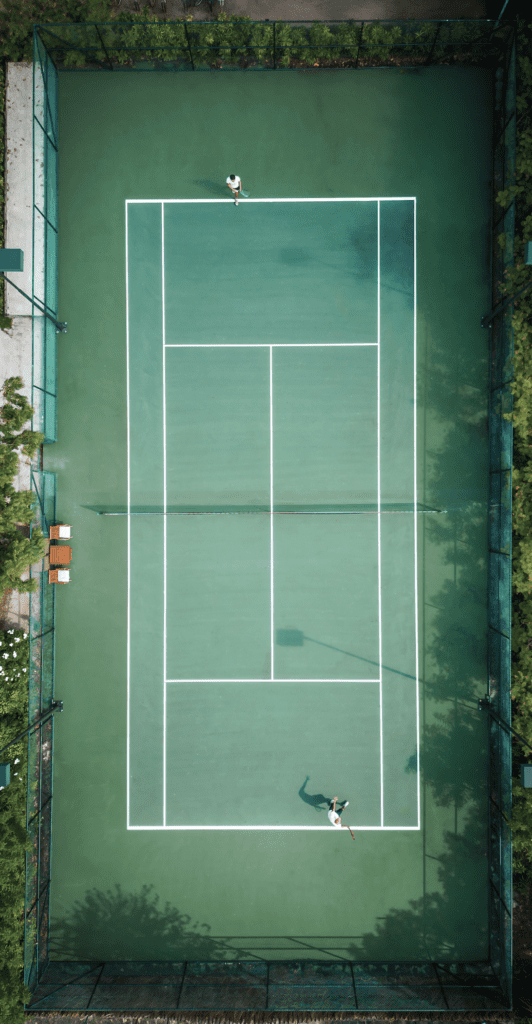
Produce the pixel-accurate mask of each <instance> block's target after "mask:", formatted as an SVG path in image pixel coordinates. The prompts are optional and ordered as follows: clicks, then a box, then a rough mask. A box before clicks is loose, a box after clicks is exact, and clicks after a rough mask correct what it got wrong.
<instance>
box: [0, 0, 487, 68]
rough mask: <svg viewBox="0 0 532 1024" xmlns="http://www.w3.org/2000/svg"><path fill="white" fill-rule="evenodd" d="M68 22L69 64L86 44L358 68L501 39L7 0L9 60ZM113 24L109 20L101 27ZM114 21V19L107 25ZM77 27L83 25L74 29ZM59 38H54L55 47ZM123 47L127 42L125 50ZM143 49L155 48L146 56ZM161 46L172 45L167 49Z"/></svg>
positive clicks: (473, 30) (137, 53) (109, 55)
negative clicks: (93, 25) (36, 33)
mask: <svg viewBox="0 0 532 1024" xmlns="http://www.w3.org/2000/svg"><path fill="white" fill-rule="evenodd" d="M35 22H37V23H40V24H46V23H47V22H49V23H55V24H59V23H61V22H66V23H68V22H70V23H71V24H70V26H69V27H68V28H66V27H65V28H61V30H60V35H61V37H62V39H63V40H65V42H66V43H67V44H68V47H69V48H68V49H66V50H65V52H64V53H63V54H62V55H60V54H59V51H53V52H54V54H55V59H56V61H59V62H60V63H61V64H62V66H63V67H65V68H81V67H85V66H87V63H88V60H87V53H88V50H87V47H90V48H92V49H91V56H92V57H93V58H94V59H95V60H97V61H99V62H101V63H102V64H104V65H105V64H107V65H108V62H109V61H111V63H112V64H113V65H115V66H118V67H119V66H124V65H125V66H129V67H131V66H133V65H137V64H138V63H139V62H140V63H144V64H146V63H153V62H155V63H157V62H160V61H168V60H170V61H172V62H173V63H174V65H175V66H176V67H179V66H190V59H191V56H192V58H193V60H194V64H195V66H197V67H202V66H204V67H213V66H224V67H232V66H235V65H242V64H244V65H245V66H249V65H265V66H271V64H272V63H273V60H274V38H275V60H276V64H277V66H278V67H298V66H307V67H308V66H312V65H315V64H319V65H320V66H323V65H329V66H338V65H343V66H350V65H352V64H354V63H355V62H356V61H358V63H359V65H360V66H362V67H363V66H366V65H368V64H371V65H374V64H377V65H380V64H386V63H388V62H391V63H392V64H394V63H402V62H404V60H406V62H407V63H409V64H417V63H423V62H424V61H426V59H427V58H428V57H429V55H430V58H431V60H432V61H433V62H440V61H444V62H447V63H448V62H450V61H451V59H456V56H458V55H460V54H461V53H463V54H465V55H466V56H467V59H468V60H474V59H476V58H478V59H482V60H485V59H486V57H487V56H488V54H489V53H492V54H493V57H494V59H495V60H496V59H497V55H498V44H497V41H492V42H491V43H488V42H487V39H486V33H485V30H484V29H482V28H480V29H479V27H478V24H475V22H474V21H473V22H469V21H466V20H458V21H454V22H448V23H442V24H440V27H439V29H438V36H437V40H436V42H435V32H436V25H435V24H434V23H430V22H405V23H404V24H402V25H397V24H386V23H380V22H374V23H371V22H369V23H368V22H366V23H360V24H359V23H357V22H354V21H350V22H341V23H339V24H330V25H328V24H325V23H324V22H320V21H315V22H313V23H312V24H308V25H296V24H291V23H286V22H281V21H279V22H275V23H273V22H271V23H266V22H260V23H257V22H253V21H252V20H251V19H250V18H247V17H242V16H239V15H229V16H228V15H227V14H226V13H225V12H224V11H222V12H221V13H220V14H219V15H218V16H217V17H216V18H214V19H213V20H212V21H208V22H198V21H193V20H192V16H191V15H188V16H186V17H183V18H180V19H177V20H176V21H166V19H164V18H161V17H157V16H156V15H155V14H152V13H151V11H150V9H149V7H148V6H145V7H144V9H143V11H142V12H140V13H136V12H132V11H119V12H118V13H114V15H113V13H112V11H111V8H110V4H109V3H108V2H107V0H26V2H24V0H4V11H3V12H2V11H0V39H3V40H4V51H3V53H4V59H8V60H32V58H33V49H32V28H33V24H34V23H35ZM83 22H100V24H99V32H98V33H97V32H96V31H95V29H90V30H86V29H85V28H82V27H81V23H83ZM105 22H108V24H102V23H105ZM109 22H110V23H109ZM72 23H75V25H80V27H79V28H76V27H75V25H74V27H73V26H72ZM45 38H46V36H45ZM55 42H56V40H54V39H52V38H50V40H49V43H50V46H51V47H52V48H53V47H54V45H55ZM118 44H120V45H121V46H124V47H130V48H131V49H130V50H129V51H128V52H125V51H124V50H121V49H119V48H117V46H118ZM146 47H153V50H152V52H151V54H149V56H147V55H146ZM163 47H170V48H171V50H170V51H168V50H165V49H163Z"/></svg>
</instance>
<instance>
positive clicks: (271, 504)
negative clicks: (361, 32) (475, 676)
mask: <svg viewBox="0 0 532 1024" xmlns="http://www.w3.org/2000/svg"><path fill="white" fill-rule="evenodd" d="M414 211H415V202H414V200H412V199H405V200H401V199H400V200H394V201H389V202H383V201H380V200H367V201H364V202H356V201H342V200H332V201H328V202H327V201H326V202H315V201H314V202H313V201H302V200H297V199H295V200H292V201H284V202H280V201H278V202H276V201H275V200H273V201H261V200H256V201H254V200H253V199H250V200H248V201H247V203H246V205H244V203H242V208H240V209H238V210H237V209H236V208H235V207H234V205H233V204H232V203H231V202H227V200H219V201H216V200H210V201H207V202H201V201H199V202H186V201H184V202H181V201H176V202H174V203H159V202H154V203H145V202H138V203H135V202H132V203H128V205H127V214H126V217H127V242H126V249H127V289H128V355H129V417H128V422H129V495H128V497H129V509H130V510H131V509H132V510H133V515H132V516H131V518H130V520H129V536H128V547H129V629H128V633H129V637H130V646H129V766H130V768H129V812H130V818H129V822H130V826H132V827H148V828H150V827H173V828H183V827H185V828H195V827H198V826H199V827H203V828H209V827H212V826H215V827H224V826H225V827H231V826H237V827H239V828H249V827H255V828H266V829H269V828H271V827H272V826H273V827H285V828H293V827H297V828H303V829H304V828H322V829H325V830H327V831H329V828H330V826H329V824H328V822H327V821H325V822H322V821H320V824H317V823H316V821H315V811H314V808H313V807H312V806H309V805H308V804H306V803H304V802H303V801H302V800H301V797H300V795H299V793H298V790H299V788H300V786H301V782H302V779H304V776H305V766H306V765H307V764H308V759H309V751H310V750H312V752H313V753H312V761H313V769H312V775H311V778H315V779H317V780H319V785H321V787H322V788H323V787H324V789H325V792H329V791H330V795H331V796H333V795H334V794H335V793H336V790H338V789H341V788H342V786H343V787H344V788H345V787H347V791H351V792H354V791H355V789H357V790H362V792H363V796H360V795H359V796H358V798H357V801H356V808H354V809H353V812H352V813H351V819H350V820H353V822H356V824H357V826H359V827H361V828H373V827H394V826H395V827H397V826H403V827H404V826H406V827H419V806H418V786H417V778H418V777H419V776H418V775H417V773H413V774H412V775H405V774H404V771H401V769H402V768H403V767H404V764H405V762H407V761H408V759H409V757H411V756H412V752H414V757H416V751H417V746H418V742H417V703H418V699H417V698H418V695H417V681H418V680H417V656H416V637H417V621H416V611H417V608H416V605H417V601H416V598H417V594H416V524H417V515H416V513H415V511H414V509H415V502H416V488H415V431H414V424H415V373H414V367H415V316H414V264H415V258H414V257H415V212H414ZM185 239H186V240H187V244H186V245H183V241H184V240H185ZM189 268H191V271H190V270H189ZM205 278H206V279H207V280H208V281H209V282H212V286H211V285H210V286H209V294H208V296H204V294H203V293H204V286H203V285H202V281H203V280H204V279H205ZM146 291H147V292H148V297H146ZM342 300H343V301H342ZM277 311H280V317H277V316H276V314H277ZM157 323H160V324H161V326H162V330H161V331H159V332H157V333H156V332H155V331H154V329H153V328H154V325H155V324H157ZM233 325H234V328H233ZM259 325H260V326H259ZM202 339H203V340H202ZM211 339H212V340H211ZM229 339H232V340H229ZM272 339H275V340H272ZM291 339H295V340H293V341H292V340H291ZM303 339H307V340H303ZM157 437H159V439H160V443H159V445H158V446H156V445H154V444H153V440H154V438H157ZM398 438H401V442H400V446H399V450H400V455H399V458H397V457H396V452H397V448H398V445H397V439H398ZM409 449H410V450H409ZM143 508H144V509H145V510H146V511H145V512H144V513H142V512H141V511H140V510H141V509H143ZM381 509H382V510H383V511H382V512H381ZM392 509H393V510H394V513H392ZM157 510H160V513H159V514H158V511H157ZM146 606H147V607H148V609H149V613H148V614H149V625H148V628H146ZM398 609H400V612H399V614H397V610H398ZM158 633H159V636H160V639H159V643H158V647H159V655H158V656H157V654H156V653H155V652H154V650H153V647H154V637H156V636H157V634H158ZM383 663H384V665H386V667H383ZM156 665H158V666H159V665H160V667H158V671H157V670H156ZM148 723H149V725H148ZM147 726H148V727H147ZM388 747H389V749H387V748H388ZM384 763H386V766H387V768H388V772H387V775H386V781H387V786H386V788H385V776H384V772H383V766H384ZM147 764H149V765H150V771H149V773H148V772H147V771H146V765H147ZM393 764H395V770H394V769H393V767H392V765H393ZM399 773H400V774H399ZM398 775H399V778H400V779H401V784H400V785H398V784H397V781H396V779H397V776H398ZM221 778H224V779H225V785H224V788H225V789H226V790H227V791H230V792H231V794H232V797H231V801H230V802H228V803H225V804H220V800H219V793H218V786H219V784H220V779H221ZM333 791H334V792H333ZM157 808H158V810H156V809H157Z"/></svg>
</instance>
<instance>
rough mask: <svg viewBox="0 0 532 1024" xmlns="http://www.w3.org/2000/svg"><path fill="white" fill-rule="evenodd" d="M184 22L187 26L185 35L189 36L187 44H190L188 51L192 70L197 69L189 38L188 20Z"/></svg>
mask: <svg viewBox="0 0 532 1024" xmlns="http://www.w3.org/2000/svg"><path fill="white" fill-rule="evenodd" d="M183 24H184V26H185V35H186V37H187V46H188V52H189V55H190V63H191V64H192V70H193V71H195V70H196V69H195V67H194V57H193V56H192V50H191V49H190V39H189V38H188V28H187V23H186V21H185V22H183Z"/></svg>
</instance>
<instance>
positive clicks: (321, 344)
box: [166, 341, 378, 348]
mask: <svg viewBox="0 0 532 1024" xmlns="http://www.w3.org/2000/svg"><path fill="white" fill-rule="evenodd" d="M377 344H378V343H377V342H376V341H309V342H306V341H294V342H292V341H288V342H287V343H286V344H284V343H283V342H278V341H277V342H276V341H274V342H271V343H270V344H268V342H263V341H260V342H258V344H256V345H255V344H254V343H253V342H252V341H250V342H247V341H243V342H242V343H241V344H239V343H238V342H236V343H235V342H232V341H231V342H225V341H219V342H212V341H208V342H205V343H203V342H201V341H200V342H191V344H190V345H187V344H186V343H185V344H181V343H179V344H177V343H176V344H174V343H173V342H168V344H167V346H166V348H327V347H328V348H377Z"/></svg>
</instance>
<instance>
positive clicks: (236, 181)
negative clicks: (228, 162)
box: [225, 174, 242, 191]
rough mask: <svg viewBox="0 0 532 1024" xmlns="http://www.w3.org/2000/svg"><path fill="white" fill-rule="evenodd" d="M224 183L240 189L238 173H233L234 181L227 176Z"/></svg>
mask: <svg viewBox="0 0 532 1024" xmlns="http://www.w3.org/2000/svg"><path fill="white" fill-rule="evenodd" d="M225 183H226V185H229V187H230V188H236V189H238V190H239V191H240V186H241V184H242V182H241V181H240V178H239V177H238V174H235V180H234V181H231V178H230V177H229V176H228V177H227V178H226V179H225Z"/></svg>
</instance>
